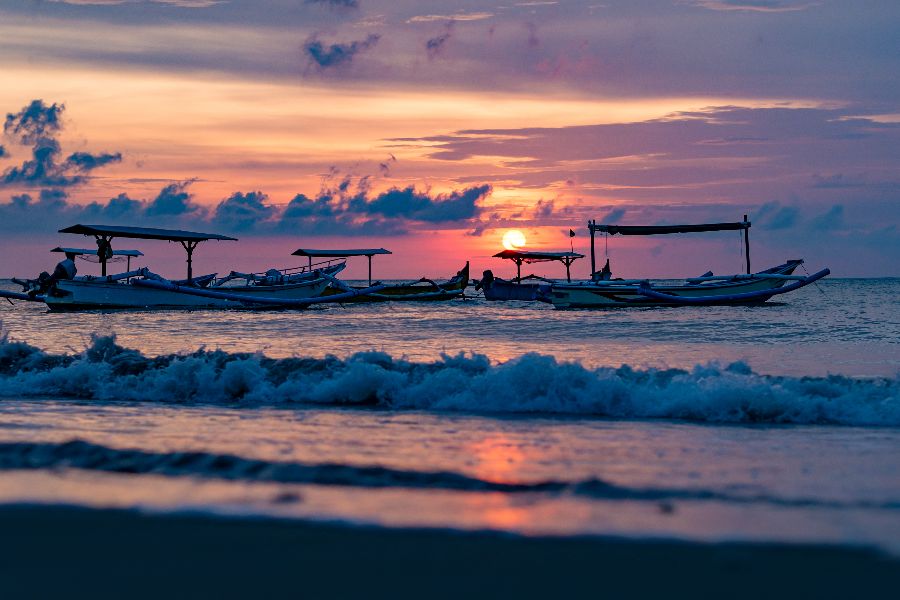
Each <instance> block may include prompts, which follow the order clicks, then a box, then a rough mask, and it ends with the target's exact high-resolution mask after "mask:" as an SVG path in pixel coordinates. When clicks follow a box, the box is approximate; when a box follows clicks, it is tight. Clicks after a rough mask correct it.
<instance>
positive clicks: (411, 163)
mask: <svg viewBox="0 0 900 600" xmlns="http://www.w3.org/2000/svg"><path fill="white" fill-rule="evenodd" d="M0 60H2V65H0V118H2V119H3V120H4V129H3V137H2V138H0V235H2V239H3V247H4V248H5V251H4V252H3V253H0V275H2V276H11V275H18V276H33V275H35V274H36V273H37V272H38V271H40V270H48V269H51V268H52V266H53V264H54V263H55V262H56V259H57V258H58V257H54V256H53V255H50V254H49V253H48V252H47V251H48V250H49V249H50V248H52V247H53V246H56V245H60V244H64V245H68V246H72V245H76V246H77V245H84V246H86V247H90V246H92V245H93V240H91V239H88V238H74V237H72V236H66V235H63V234H58V233H57V230H58V229H60V228H63V227H66V226H69V225H72V224H74V223H90V224H119V225H136V226H156V227H178V228H185V229H192V230H197V231H204V232H215V233H224V234H228V235H233V236H234V237H237V238H239V240H240V241H238V242H221V243H219V242H211V243H208V244H205V245H203V246H201V247H200V248H199V249H198V250H197V252H196V253H195V267H194V269H195V273H197V272H213V271H218V272H227V271H228V270H230V269H236V270H263V269H266V268H269V267H273V266H274V267H287V266H291V265H293V264H294V262H295V261H293V260H292V257H291V256H290V253H291V252H292V251H293V250H295V249H296V248H299V247H312V248H348V247H385V248H388V249H390V250H392V251H393V252H394V254H393V255H392V256H390V257H378V258H377V259H376V261H375V275H376V277H383V278H401V277H410V278H418V277H419V276H422V275H426V276H429V277H432V278H437V277H445V276H450V275H452V274H453V273H455V272H456V270H458V269H459V268H460V267H461V266H462V264H463V263H464V262H465V261H467V260H469V261H471V262H472V272H473V274H478V273H480V272H481V271H482V270H484V269H488V268H490V269H492V270H493V271H494V272H495V273H496V274H499V275H502V276H507V275H510V274H513V273H514V271H515V268H514V266H513V265H511V264H509V263H505V261H500V260H499V259H494V258H491V255H492V254H494V253H495V252H498V251H500V250H501V249H502V246H501V239H502V237H503V235H504V233H506V232H507V231H509V230H510V229H519V230H521V231H522V232H523V233H524V234H525V236H526V239H527V244H526V246H527V248H530V249H534V250H568V249H569V247H570V246H569V244H570V243H572V244H573V247H574V249H575V250H576V251H581V252H584V253H587V252H588V249H589V238H588V234H587V227H586V224H587V221H588V219H596V220H597V222H598V223H600V222H606V223H619V224H635V225H643V224H680V223H702V222H718V221H738V220H741V219H742V217H743V215H745V214H747V215H749V218H750V220H751V222H752V223H753V225H752V228H751V230H750V238H751V244H752V249H751V258H752V262H753V266H754V267H755V268H758V269H764V268H767V267H771V266H774V265H776V264H779V263H781V262H783V261H784V260H785V259H792V258H804V259H806V261H807V265H808V268H809V269H810V271H813V270H819V269H820V268H822V267H825V266H828V267H830V268H831V269H832V271H833V272H834V274H835V275H836V276H850V277H857V276H900V77H897V74H898V73H900V3H897V2H887V1H878V2H876V1H867V0H861V1H858V2H846V1H836V0H820V1H802V0H798V1H795V0H646V1H641V0H628V1H617V0H605V1H604V0H586V1H576V0H568V1H567V0H559V1H550V0H547V1H521V2H515V1H508V2H490V1H470V0H464V1H458V2H449V1H441V2H437V1H427V0H415V1H413V0H291V1H289V0H254V1H244V0H222V1H216V0H0ZM570 229H572V230H573V231H574V232H575V233H576V236H575V237H574V238H571V239H570V238H569V235H568V232H569V230H570ZM113 246H114V247H118V248H126V247H135V248H139V249H140V250H142V251H143V252H144V254H145V255H146V256H145V257H144V259H142V261H143V263H141V264H142V265H143V264H147V265H149V266H151V268H152V269H153V270H154V271H157V272H160V273H163V274H170V275H180V274H181V271H182V270H183V268H184V263H183V260H184V257H183V256H182V253H181V249H180V247H179V246H177V245H173V244H165V243H162V242H146V241H144V242H141V241H129V240H117V241H116V242H114V244H113ZM597 247H598V254H599V258H600V260H601V262H602V261H603V260H604V259H605V257H606V256H607V255H608V256H609V257H610V259H611V266H612V269H613V274H614V275H615V276H622V277H627V278H630V277H649V276H656V277H665V276H692V275H699V274H701V273H703V272H705V271H707V270H713V271H714V272H716V273H723V274H725V273H734V272H740V271H741V270H742V269H743V258H742V254H741V252H742V244H741V242H740V239H739V237H738V234H737V233H736V232H725V233H720V234H700V235H678V236H655V237H646V238H625V239H623V238H621V237H618V236H616V237H611V238H609V239H608V240H607V239H603V240H598V246H597ZM357 263H358V264H357ZM504 263H505V264H504ZM79 268H80V269H81V270H82V272H84V273H87V272H93V271H92V269H95V268H94V266H93V265H88V264H87V263H79ZM365 269H366V266H365V261H364V260H360V261H356V262H354V263H352V264H351V268H350V269H348V272H347V275H348V276H349V277H363V276H364V274H365ZM534 270H535V271H536V272H538V273H541V274H546V275H550V276H561V275H562V274H563V270H562V267H561V266H559V265H549V266H537V267H536V268H535V269H534ZM589 270H590V265H589V261H588V260H584V261H581V262H580V263H576V265H575V266H574V267H573V273H574V274H575V276H577V277H585V276H587V275H588V273H589Z"/></svg>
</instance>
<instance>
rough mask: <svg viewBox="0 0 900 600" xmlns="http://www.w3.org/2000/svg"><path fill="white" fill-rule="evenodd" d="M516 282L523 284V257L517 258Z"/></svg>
mask: <svg viewBox="0 0 900 600" xmlns="http://www.w3.org/2000/svg"><path fill="white" fill-rule="evenodd" d="M516 282H517V283H518V284H519V285H522V259H521V258H517V259H516Z"/></svg>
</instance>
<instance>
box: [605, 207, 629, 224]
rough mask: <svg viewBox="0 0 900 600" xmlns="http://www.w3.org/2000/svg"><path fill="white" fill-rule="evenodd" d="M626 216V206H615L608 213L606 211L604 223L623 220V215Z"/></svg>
mask: <svg viewBox="0 0 900 600" xmlns="http://www.w3.org/2000/svg"><path fill="white" fill-rule="evenodd" d="M624 216H625V209H624V208H614V209H612V210H611V211H609V212H608V213H606V216H605V217H603V223H606V224H608V225H609V224H612V223H618V222H619V221H621V220H622V217H624Z"/></svg>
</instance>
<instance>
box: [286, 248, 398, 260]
mask: <svg viewBox="0 0 900 600" xmlns="http://www.w3.org/2000/svg"><path fill="white" fill-rule="evenodd" d="M291 254H292V255H293V256H310V257H319V258H346V257H348V256H374V255H376V254H393V252H391V251H390V250H385V249H384V248H360V249H354V250H317V249H315V248H300V249H298V250H294V252H292V253H291Z"/></svg>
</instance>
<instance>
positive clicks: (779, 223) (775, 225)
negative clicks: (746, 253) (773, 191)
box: [753, 202, 800, 230]
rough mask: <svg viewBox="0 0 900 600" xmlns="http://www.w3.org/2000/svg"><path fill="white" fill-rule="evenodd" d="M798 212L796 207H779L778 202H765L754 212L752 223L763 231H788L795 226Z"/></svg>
mask: <svg viewBox="0 0 900 600" xmlns="http://www.w3.org/2000/svg"><path fill="white" fill-rule="evenodd" d="M799 216H800V211H799V209H798V208H797V207H796V206H781V204H780V203H778V202H766V203H765V204H763V205H761V206H760V207H759V208H758V209H757V210H756V215H755V216H754V218H753V221H754V222H755V223H756V225H757V226H761V227H763V228H765V229H772V230H777V229H790V228H792V227H794V226H795V225H796V224H797V221H798V219H799Z"/></svg>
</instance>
